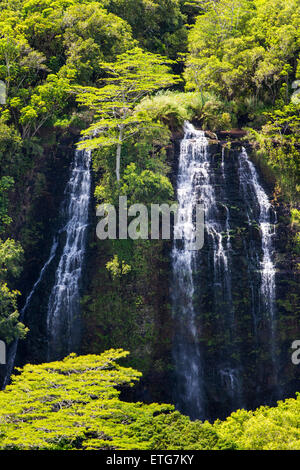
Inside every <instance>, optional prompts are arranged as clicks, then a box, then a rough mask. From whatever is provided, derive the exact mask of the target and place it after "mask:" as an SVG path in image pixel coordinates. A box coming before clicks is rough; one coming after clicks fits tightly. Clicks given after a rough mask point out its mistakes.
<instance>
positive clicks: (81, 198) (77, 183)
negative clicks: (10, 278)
mask: <svg viewBox="0 0 300 470" xmlns="http://www.w3.org/2000/svg"><path fill="white" fill-rule="evenodd" d="M90 162H91V152H90V151H87V150H77V151H76V153H75V158H74V162H73V165H72V169H71V176H70V180H69V182H68V184H67V186H66V189H65V198H64V203H63V207H62V210H61V216H62V219H63V220H64V223H65V224H64V226H63V228H62V229H61V232H62V234H63V235H64V236H65V243H64V248H63V251H62V255H61V258H60V260H59V264H58V267H57V270H56V275H55V282H54V286H53V288H52V291H51V294H50V297H49V303H48V312H47V329H48V360H53V359H58V358H62V357H63V355H65V354H67V353H70V352H72V351H74V350H76V349H77V348H78V346H79V342H80V314H79V312H80V283H81V277H82V269H83V264H84V256H85V250H86V236H87V228H88V218H89V202H90V192H91V172H90Z"/></svg>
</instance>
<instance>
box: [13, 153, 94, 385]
mask: <svg viewBox="0 0 300 470" xmlns="http://www.w3.org/2000/svg"><path fill="white" fill-rule="evenodd" d="M90 163H91V152H90V151H86V150H82V151H80V150H76V151H75V153H74V158H73V161H72V164H71V168H70V172H69V179H68V181H67V184H66V187H65V190H64V195H63V201H62V204H61V207H60V210H59V224H58V225H59V228H58V230H57V231H56V233H55V234H54V236H53V242H52V246H51V249H50V254H49V256H48V259H47V260H46V262H45V264H44V266H43V267H42V269H41V271H40V273H39V276H38V278H37V280H36V282H35V283H34V285H33V287H32V289H31V291H30V293H29V295H28V296H27V299H26V301H25V304H24V306H23V308H22V310H21V315H20V319H21V320H24V319H25V320H26V321H25V323H26V324H27V325H28V324H29V325H31V324H33V325H34V328H33V331H34V338H32V339H31V338H30V333H29V341H28V340H26V343H27V348H28V349H29V350H30V347H31V345H32V344H34V345H35V348H36V349H37V351H36V352H34V351H27V353H26V357H29V358H33V361H34V362H35V361H36V360H38V362H43V361H51V360H59V359H63V358H64V357H65V356H66V355H68V354H69V353H71V352H78V351H79V348H80V341H81V318H80V291H81V285H82V272H83V269H84V263H85V254H86V240H87V232H88V224H89V205H90V196H91V171H90ZM18 346H19V343H18V341H15V342H14V343H13V344H12V345H11V347H10V348H9V351H8V361H7V367H6V369H7V370H6V377H5V379H4V385H6V384H7V383H8V382H9V377H10V375H11V372H12V370H13V367H14V364H15V359H16V355H17V351H18ZM22 347H24V346H22Z"/></svg>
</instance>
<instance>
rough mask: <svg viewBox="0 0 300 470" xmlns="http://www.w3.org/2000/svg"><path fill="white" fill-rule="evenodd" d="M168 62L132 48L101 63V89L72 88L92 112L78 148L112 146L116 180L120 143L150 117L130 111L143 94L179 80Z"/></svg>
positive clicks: (80, 101) (118, 175) (118, 173)
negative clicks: (90, 119) (109, 60)
mask: <svg viewBox="0 0 300 470" xmlns="http://www.w3.org/2000/svg"><path fill="white" fill-rule="evenodd" d="M171 63H172V61H170V60H169V59H166V58H165V57H163V56H161V55H158V54H152V53H150V52H145V51H143V49H141V48H138V47H135V48H134V49H131V50H129V51H127V52H126V53H124V54H121V55H119V56H118V57H117V59H116V61H115V62H112V63H110V62H109V63H102V64H101V65H102V67H103V69H104V70H105V71H106V72H107V77H106V78H104V79H103V86H102V87H101V88H95V87H76V91H77V93H78V95H77V100H78V102H79V103H80V104H82V105H84V106H86V107H88V108H89V109H90V110H92V111H93V112H94V122H93V124H92V125H91V126H90V127H89V128H88V129H87V130H86V131H84V135H87V136H91V138H90V139H88V140H84V141H82V142H80V143H79V147H80V148H88V149H95V148H98V147H100V146H111V145H113V146H116V177H117V181H119V180H120V160H121V149H122V144H123V142H124V141H125V140H126V139H128V138H129V137H130V136H132V135H133V134H135V133H136V132H138V131H139V130H140V129H141V128H142V127H144V126H145V125H147V123H149V121H150V118H149V117H148V116H147V115H146V114H145V113H144V114H141V113H140V114H138V113H135V112H134V108H135V106H136V104H137V103H138V102H139V101H140V100H141V99H142V98H143V97H144V96H146V95H148V94H150V93H153V92H154V91H156V90H159V89H161V88H166V87H169V86H171V85H174V84H176V83H178V82H179V81H180V79H179V77H178V76H176V75H174V74H172V72H171V68H170V64H171Z"/></svg>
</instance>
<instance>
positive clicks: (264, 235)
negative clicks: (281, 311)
mask: <svg viewBox="0 0 300 470" xmlns="http://www.w3.org/2000/svg"><path fill="white" fill-rule="evenodd" d="M239 179H240V185H241V189H242V193H243V197H244V200H245V203H246V206H247V209H248V211H247V217H248V221H249V224H251V223H252V222H253V221H256V222H257V223H258V226H259V229H260V234H261V248H262V259H260V260H259V263H260V269H259V272H260V276H261V283H260V299H261V310H262V311H263V314H264V315H267V317H268V318H267V320H268V322H269V325H270V332H271V338H270V342H271V352H272V356H273V361H275V357H274V354H275V352H274V351H275V329H276V303H275V302H276V282H275V276H276V268H275V263H274V252H275V250H274V235H275V223H276V213H275V211H274V209H273V207H272V205H271V203H270V201H269V198H268V196H267V194H266V192H265V190H264V189H263V187H262V186H261V184H260V183H259V180H258V174H257V171H256V169H255V166H254V165H253V163H252V162H251V161H250V160H249V158H248V155H247V152H246V150H245V149H244V148H243V150H242V152H241V154H240V156H239ZM256 256H257V255H256Z"/></svg>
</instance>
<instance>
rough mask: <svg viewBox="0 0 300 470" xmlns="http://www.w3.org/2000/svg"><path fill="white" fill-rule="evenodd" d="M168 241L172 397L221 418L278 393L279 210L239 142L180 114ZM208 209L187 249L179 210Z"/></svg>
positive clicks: (184, 407)
mask: <svg viewBox="0 0 300 470" xmlns="http://www.w3.org/2000/svg"><path fill="white" fill-rule="evenodd" d="M184 132H185V134H184V138H183V140H182V141H181V144H180V152H179V163H178V174H177V188H176V189H177V199H178V203H179V217H178V221H177V226H176V227H175V230H179V231H181V232H182V235H183V241H181V242H179V241H174V245H173V250H172V271H173V272H172V305H173V315H174V322H175V326H174V339H173V362H174V368H175V382H176V386H175V387H174V402H175V403H176V406H177V408H178V409H179V410H180V411H181V412H183V413H185V414H187V415H189V416H190V417H191V418H193V419H197V418H198V419H215V418H218V417H225V416H227V415H228V414H229V413H230V412H232V411H233V410H235V409H238V408H254V407H256V406H259V405H261V404H263V403H273V402H274V401H275V400H276V399H277V398H279V396H280V390H279V385H278V368H277V363H278V361H277V357H276V354H277V352H276V282H275V278H276V271H275V265H274V253H275V248H274V242H275V223H276V213H275V211H274V209H273V207H272V206H271V204H270V202H269V198H268V196H267V193H266V191H265V190H264V189H263V186H262V185H261V183H260V178H259V175H258V173H257V170H256V168H255V166H254V165H253V163H252V162H251V161H250V160H249V157H248V155H247V152H246V150H245V149H244V148H239V149H238V150H235V151H232V150H231V151H226V150H225V149H224V148H223V149H222V150H221V151H220V146H217V145H209V144H208V140H207V139H206V137H205V134H204V132H202V131H199V130H196V129H195V128H194V127H193V126H192V125H191V124H189V123H186V124H185V129H184ZM196 203H200V204H203V206H204V212H205V243H204V247H203V248H202V249H201V250H199V251H189V250H188V244H189V235H190V230H191V228H190V225H191V224H187V225H185V226H184V225H183V217H180V214H184V213H185V212H186V211H189V212H190V213H192V209H193V206H194V205H195V204H196Z"/></svg>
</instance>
